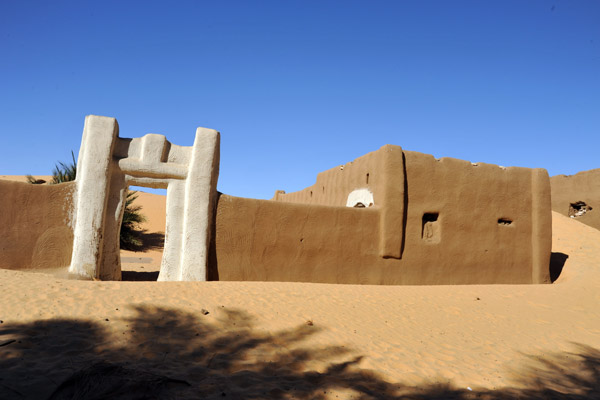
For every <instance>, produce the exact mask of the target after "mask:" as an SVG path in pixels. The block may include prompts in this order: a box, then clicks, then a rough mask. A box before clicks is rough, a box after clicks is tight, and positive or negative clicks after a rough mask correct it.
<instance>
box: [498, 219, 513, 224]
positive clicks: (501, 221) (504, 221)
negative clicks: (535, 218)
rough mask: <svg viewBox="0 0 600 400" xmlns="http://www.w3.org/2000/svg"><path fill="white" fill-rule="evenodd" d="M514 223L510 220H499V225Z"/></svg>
mask: <svg viewBox="0 0 600 400" xmlns="http://www.w3.org/2000/svg"><path fill="white" fill-rule="evenodd" d="M510 224H512V221H511V220H510V219H508V218H498V225H510Z"/></svg>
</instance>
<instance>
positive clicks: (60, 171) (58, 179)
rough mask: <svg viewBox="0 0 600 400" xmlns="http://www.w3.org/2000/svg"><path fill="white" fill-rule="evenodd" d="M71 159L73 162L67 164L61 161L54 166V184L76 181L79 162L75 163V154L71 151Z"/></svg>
mask: <svg viewBox="0 0 600 400" xmlns="http://www.w3.org/2000/svg"><path fill="white" fill-rule="evenodd" d="M71 158H72V159H73V162H71V163H70V164H65V163H63V162H61V161H59V162H58V164H56V165H54V169H53V170H52V183H63V182H71V181H74V180H75V176H76V175H77V161H75V153H73V150H71Z"/></svg>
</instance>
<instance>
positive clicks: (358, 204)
mask: <svg viewBox="0 0 600 400" xmlns="http://www.w3.org/2000/svg"><path fill="white" fill-rule="evenodd" d="M365 207H366V206H365V205H364V204H363V203H361V202H360V201H359V202H358V203H356V204H355V205H354V208H365Z"/></svg>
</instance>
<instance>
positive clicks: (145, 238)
mask: <svg viewBox="0 0 600 400" xmlns="http://www.w3.org/2000/svg"><path fill="white" fill-rule="evenodd" d="M130 235H131V236H133V237H134V238H135V239H137V240H138V242H139V244H138V245H136V244H134V243H133V242H129V243H127V244H124V243H122V242H121V250H130V251H148V250H162V249H163V247H164V243H165V235H164V233H161V232H148V231H146V230H141V231H140V230H132V231H131V232H130Z"/></svg>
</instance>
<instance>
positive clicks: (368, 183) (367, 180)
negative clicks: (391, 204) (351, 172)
mask: <svg viewBox="0 0 600 400" xmlns="http://www.w3.org/2000/svg"><path fill="white" fill-rule="evenodd" d="M368 184H369V174H367V185H368Z"/></svg>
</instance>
